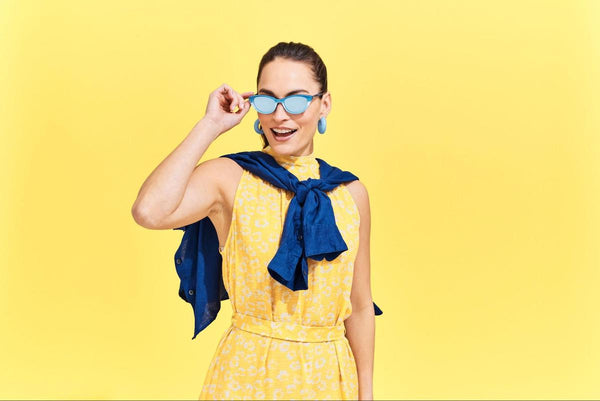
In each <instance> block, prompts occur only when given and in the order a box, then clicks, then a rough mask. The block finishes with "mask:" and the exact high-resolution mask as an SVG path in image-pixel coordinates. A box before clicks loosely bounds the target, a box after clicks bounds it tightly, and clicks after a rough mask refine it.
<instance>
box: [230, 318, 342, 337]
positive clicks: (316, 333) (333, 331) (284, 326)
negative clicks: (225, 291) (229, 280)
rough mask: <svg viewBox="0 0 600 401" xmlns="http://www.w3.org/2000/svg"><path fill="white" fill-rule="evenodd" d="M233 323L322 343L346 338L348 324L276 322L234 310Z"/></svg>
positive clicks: (251, 330) (269, 335) (260, 332)
mask: <svg viewBox="0 0 600 401" xmlns="http://www.w3.org/2000/svg"><path fill="white" fill-rule="evenodd" d="M231 323H232V325H233V326H234V327H237V328H238V329H241V330H245V331H249V332H251V333H256V334H260V335H263V336H267V337H273V338H279V339H281V340H287V341H302V342H312V343H320V342H326V341H335V340H341V339H343V338H345V334H346V326H344V324H343V323H342V324H340V325H337V326H304V325H302V324H298V323H294V322H274V321H272V320H266V319H261V318H258V317H255V316H251V315H247V314H245V313H240V312H233V316H232V317H231Z"/></svg>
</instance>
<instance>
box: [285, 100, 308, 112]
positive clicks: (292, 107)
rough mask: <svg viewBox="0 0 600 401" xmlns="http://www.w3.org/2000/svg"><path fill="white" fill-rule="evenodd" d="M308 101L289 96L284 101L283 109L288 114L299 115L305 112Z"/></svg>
mask: <svg viewBox="0 0 600 401" xmlns="http://www.w3.org/2000/svg"><path fill="white" fill-rule="evenodd" d="M307 103H308V101H307V100H306V98H305V97H303V96H290V97H288V98H287V99H285V100H284V104H285V108H286V109H287V111H288V112H289V113H292V114H300V113H302V112H303V111H304V110H306V105H307Z"/></svg>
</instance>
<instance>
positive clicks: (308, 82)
mask: <svg viewBox="0 0 600 401" xmlns="http://www.w3.org/2000/svg"><path fill="white" fill-rule="evenodd" d="M317 86H318V84H317V82H315V79H314V77H313V74H312V71H311V70H310V67H308V66H307V65H306V64H305V63H300V62H287V63H284V62H278V61H272V62H270V63H268V64H266V65H265V66H264V67H263V70H262V72H261V75H260V80H259V82H258V90H259V91H260V90H261V89H265V90H268V91H270V92H272V93H275V94H276V95H279V96H287V94H288V93H289V92H292V91H294V90H298V89H304V90H306V91H307V92H310V91H313V90H315V88H316V87H317Z"/></svg>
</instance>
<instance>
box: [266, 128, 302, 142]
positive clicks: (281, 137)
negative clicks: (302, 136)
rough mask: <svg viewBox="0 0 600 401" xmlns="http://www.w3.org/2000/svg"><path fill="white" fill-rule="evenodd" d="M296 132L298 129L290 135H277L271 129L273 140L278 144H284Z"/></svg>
mask: <svg viewBox="0 0 600 401" xmlns="http://www.w3.org/2000/svg"><path fill="white" fill-rule="evenodd" d="M297 131H298V129H296V130H294V131H292V133H291V134H277V133H276V132H275V131H273V129H271V133H272V134H273V137H274V138H275V140H276V141H279V142H285V141H287V140H289V139H290V138H291V137H293V136H294V134H295V133H296V132H297Z"/></svg>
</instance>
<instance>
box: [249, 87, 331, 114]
mask: <svg viewBox="0 0 600 401" xmlns="http://www.w3.org/2000/svg"><path fill="white" fill-rule="evenodd" d="M324 94H325V92H319V93H317V94H315V95H305V94H304V93H296V94H295V95H289V96H286V97H284V98H281V99H278V98H276V97H274V96H270V95H265V94H258V93H255V94H254V95H252V96H250V97H249V99H250V104H251V105H252V106H253V107H254V109H255V110H256V111H257V112H258V113H260V114H271V113H274V112H275V110H277V105H278V104H279V103H281V104H282V105H283V108H284V109H285V111H287V112H288V113H290V114H302V113H304V112H305V111H306V110H307V109H308V106H310V103H311V102H312V100H313V98H314V97H316V96H318V97H320V98H322V97H323V95H324ZM259 96H260V97H268V98H271V99H273V101H274V102H275V108H274V109H273V111H272V112H271V113H261V112H260V111H259V110H258V109H257V108H256V105H255V104H254V99H255V98H257V97H259ZM294 96H301V97H303V98H305V99H306V100H307V102H306V107H305V108H304V110H302V111H301V112H299V113H292V112H291V111H289V110H288V109H287V107H285V103H284V102H285V100H286V99H288V98H290V97H294Z"/></svg>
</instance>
